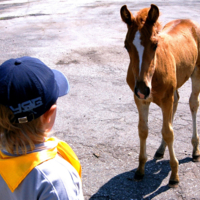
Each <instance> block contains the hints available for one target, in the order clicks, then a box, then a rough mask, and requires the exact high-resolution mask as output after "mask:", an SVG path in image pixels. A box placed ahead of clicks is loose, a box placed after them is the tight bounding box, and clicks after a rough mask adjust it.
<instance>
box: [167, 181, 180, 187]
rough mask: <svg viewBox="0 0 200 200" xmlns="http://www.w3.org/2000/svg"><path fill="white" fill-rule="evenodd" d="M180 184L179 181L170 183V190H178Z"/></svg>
mask: <svg viewBox="0 0 200 200" xmlns="http://www.w3.org/2000/svg"><path fill="white" fill-rule="evenodd" d="M178 183H179V181H169V184H168V186H169V187H170V188H177V187H178Z"/></svg>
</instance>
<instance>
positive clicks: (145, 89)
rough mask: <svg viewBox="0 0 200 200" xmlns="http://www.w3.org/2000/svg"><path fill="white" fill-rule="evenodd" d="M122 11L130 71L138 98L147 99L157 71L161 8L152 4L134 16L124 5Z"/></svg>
mask: <svg viewBox="0 0 200 200" xmlns="http://www.w3.org/2000/svg"><path fill="white" fill-rule="evenodd" d="M120 13H121V18H122V20H123V21H124V22H125V23H126V24H127V27H128V32H127V35H126V39H125V42H124V43H125V48H126V49H127V51H128V53H129V56H130V66H129V69H131V70H129V73H133V77H134V80H132V81H134V86H135V88H134V93H135V95H136V96H137V97H138V98H140V99H146V98H148V97H149V95H150V93H151V88H152V77H153V74H154V71H155V59H156V56H155V55H156V49H157V46H158V39H157V34H158V32H159V30H160V29H161V25H160V23H159V22H158V21H157V20H158V17H159V9H158V7H157V6H156V5H151V8H144V9H142V10H140V11H139V12H138V13H137V15H136V16H135V17H134V16H133V15H132V13H131V12H130V11H129V10H128V9H127V6H126V5H124V6H122V8H121V11H120Z"/></svg>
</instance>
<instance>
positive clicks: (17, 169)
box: [0, 137, 81, 192]
mask: <svg viewBox="0 0 200 200" xmlns="http://www.w3.org/2000/svg"><path fill="white" fill-rule="evenodd" d="M46 141H53V142H55V143H56V145H55V147H54V148H52V149H46V150H42V151H39V152H34V153H30V154H25V155H21V156H17V157H12V156H7V155H5V154H3V153H2V152H1V151H0V166H1V167H0V175H1V176H2V178H3V179H4V181H5V182H6V183H7V185H8V187H9V188H10V190H11V191H12V192H14V190H15V189H16V188H17V187H18V186H19V184H20V183H21V182H22V181H23V180H24V178H25V177H26V176H27V175H28V174H29V172H30V171H31V170H32V169H34V168H35V167H36V166H37V165H39V164H41V163H43V162H45V161H47V160H50V159H52V158H54V157H55V156H56V154H57V153H59V154H60V155H61V156H62V157H63V158H64V159H65V160H67V161H68V162H69V163H70V164H71V165H72V166H73V167H74V168H75V169H76V170H77V172H78V174H79V176H80V177H81V165H80V162H79V160H78V158H77V156H76V154H75V153H74V151H73V150H72V149H71V147H70V146H69V145H68V144H67V143H66V142H64V141H61V140H58V139H56V138H54V137H52V138H48V139H47V140H46Z"/></svg>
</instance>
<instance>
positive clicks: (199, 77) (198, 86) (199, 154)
mask: <svg viewBox="0 0 200 200" xmlns="http://www.w3.org/2000/svg"><path fill="white" fill-rule="evenodd" d="M199 67H200V66H199ZM199 67H196V68H195V70H194V72H193V74H192V76H191V79H192V93H191V96H190V101H189V103H190V110H191V114H192V121H193V135H192V140H191V142H192V145H193V153H192V157H193V161H195V162H197V161H200V151H199V136H198V133H197V126H196V115H197V110H198V107H199V98H198V96H199V92H200V68H199Z"/></svg>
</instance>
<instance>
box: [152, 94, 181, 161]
mask: <svg viewBox="0 0 200 200" xmlns="http://www.w3.org/2000/svg"><path fill="white" fill-rule="evenodd" d="M178 100H179V93H178V90H176V91H175V92H174V103H173V115H172V121H173V119H174V115H175V113H176V110H177V106H178ZM166 146H167V144H166V142H165V140H164V139H163V138H162V141H161V144H160V147H159V148H158V150H157V151H156V153H155V155H154V158H155V159H157V160H158V159H161V158H163V156H164V153H165V149H166Z"/></svg>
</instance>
